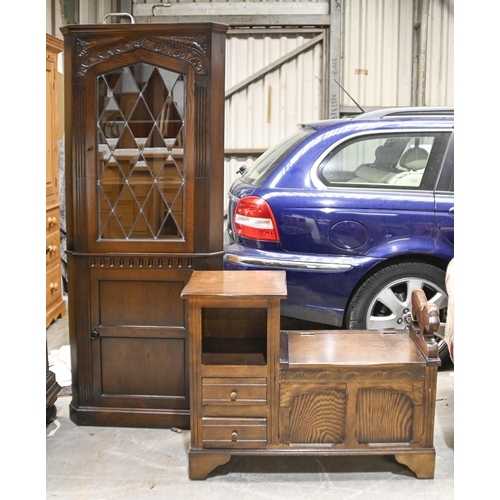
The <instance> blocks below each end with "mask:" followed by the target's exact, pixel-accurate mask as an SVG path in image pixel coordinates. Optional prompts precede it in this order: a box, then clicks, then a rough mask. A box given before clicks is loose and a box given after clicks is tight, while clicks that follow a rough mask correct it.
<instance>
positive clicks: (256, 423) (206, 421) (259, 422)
mask: <svg viewBox="0 0 500 500" xmlns="http://www.w3.org/2000/svg"><path fill="white" fill-rule="evenodd" d="M201 425H202V441H203V447H204V448H260V447H262V446H265V445H266V443H267V421H266V419H265V418H203V419H202V424H201Z"/></svg>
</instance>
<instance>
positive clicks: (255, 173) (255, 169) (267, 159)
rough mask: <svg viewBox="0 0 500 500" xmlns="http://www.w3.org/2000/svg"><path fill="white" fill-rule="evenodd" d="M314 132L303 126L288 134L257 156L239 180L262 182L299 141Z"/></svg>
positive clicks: (254, 184)
mask: <svg viewBox="0 0 500 500" xmlns="http://www.w3.org/2000/svg"><path fill="white" fill-rule="evenodd" d="M312 133H314V129H312V128H310V127H304V128H301V129H300V130H298V131H297V132H295V133H293V134H292V135H289V136H288V137H286V138H285V139H283V140H282V141H281V142H279V143H278V144H276V145H275V146H272V147H271V148H269V149H268V150H267V151H266V152H265V153H264V154H262V155H261V156H259V158H258V159H257V160H256V161H255V163H254V164H253V165H252V166H251V167H249V168H248V169H247V170H245V172H244V174H243V175H242V177H241V180H242V181H243V182H245V183H247V184H251V185H253V186H259V185H260V184H262V183H263V182H264V181H265V180H266V179H267V178H268V177H269V176H270V175H271V173H272V172H273V171H274V169H275V168H276V167H277V166H278V165H279V164H280V162H281V160H282V159H283V158H284V157H285V156H286V155H287V154H288V153H289V152H290V151H291V150H292V149H293V148H294V147H295V146H296V145H297V144H299V143H300V142H301V141H303V140H304V139H306V138H307V137H309V136H310V135H311V134H312Z"/></svg>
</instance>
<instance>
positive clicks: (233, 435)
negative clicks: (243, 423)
mask: <svg viewBox="0 0 500 500" xmlns="http://www.w3.org/2000/svg"><path fill="white" fill-rule="evenodd" d="M237 439H238V433H237V432H236V431H233V432H232V433H231V441H236V440H237Z"/></svg>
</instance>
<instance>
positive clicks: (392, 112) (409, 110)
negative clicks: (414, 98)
mask: <svg viewBox="0 0 500 500" xmlns="http://www.w3.org/2000/svg"><path fill="white" fill-rule="evenodd" d="M454 115H455V108H453V107H449V106H438V107H431V106H420V107H415V106H413V107H406V108H382V109H377V110H374V111H368V112H366V113H361V114H359V115H356V116H354V117H353V118H352V119H353V120H376V119H382V118H397V117H408V116H414V117H426V116H454Z"/></svg>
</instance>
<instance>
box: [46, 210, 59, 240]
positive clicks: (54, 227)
mask: <svg viewBox="0 0 500 500" xmlns="http://www.w3.org/2000/svg"><path fill="white" fill-rule="evenodd" d="M60 217H61V215H60V211H59V207H55V208H52V209H50V210H47V213H46V218H45V232H46V234H49V233H56V234H57V235H59V230H60V227H61V225H60V220H59V219H60Z"/></svg>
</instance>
